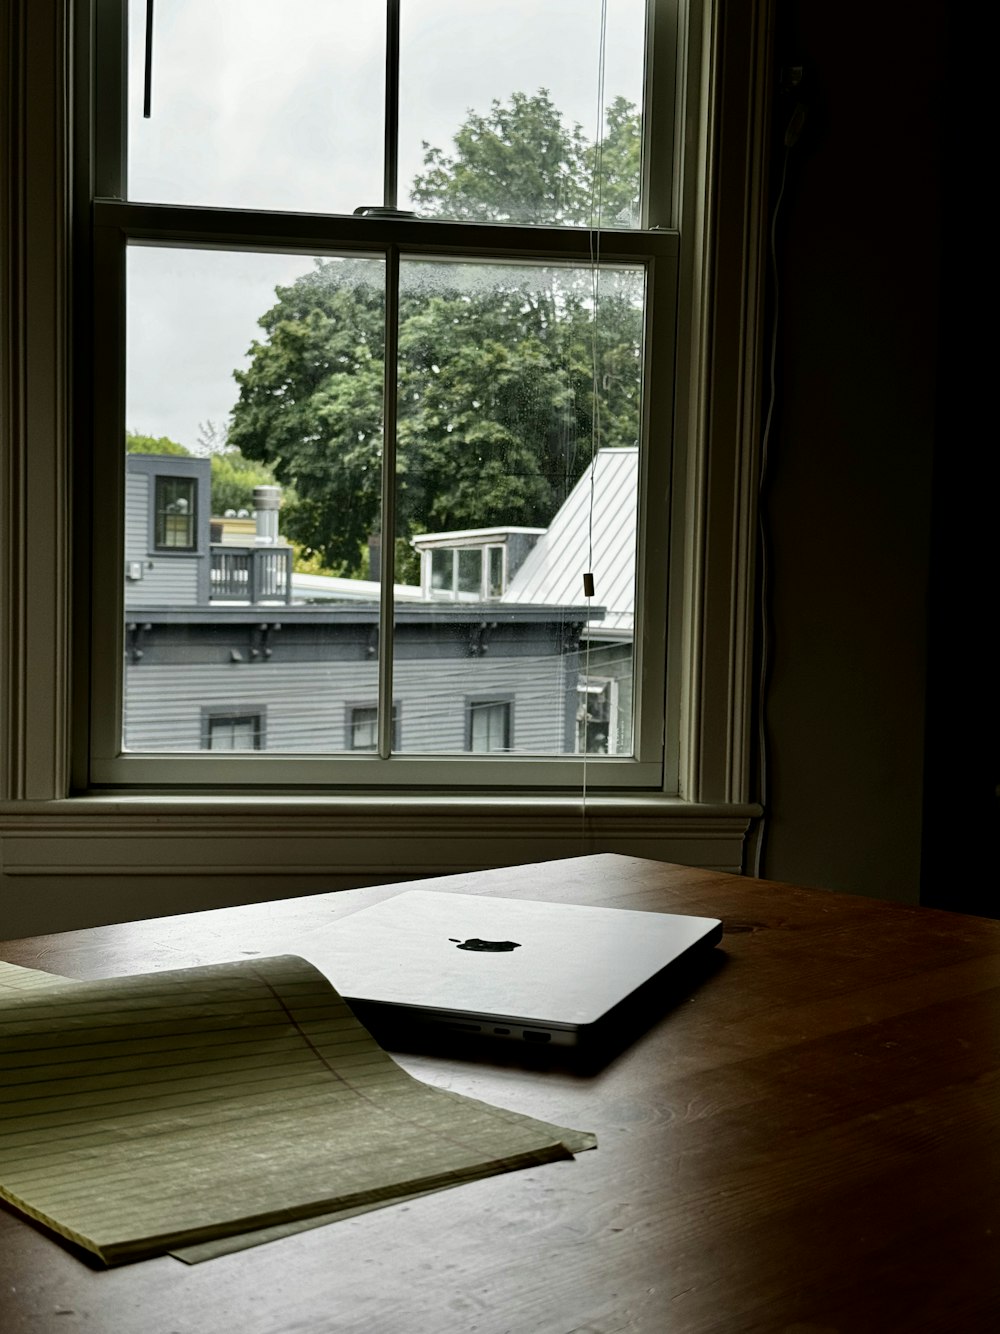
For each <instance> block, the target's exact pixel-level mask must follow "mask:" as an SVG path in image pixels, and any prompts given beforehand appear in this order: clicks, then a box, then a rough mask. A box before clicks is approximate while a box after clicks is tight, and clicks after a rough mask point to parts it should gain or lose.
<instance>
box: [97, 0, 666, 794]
mask: <svg viewBox="0 0 1000 1334" xmlns="http://www.w3.org/2000/svg"><path fill="white" fill-rule="evenodd" d="M684 13H685V10H684V7H683V6H681V5H678V4H677V3H675V2H674V0H585V2H583V3H581V0H504V3H497V4H492V3H490V4H482V5H478V4H477V5H469V4H468V3H467V0H386V3H379V4H370V5H358V4H357V3H355V2H354V0H286V2H285V3H283V4H281V5H275V4H273V2H272V0H159V3H157V4H156V5H155V6H147V5H146V4H145V3H144V0H94V5H93V15H94V49H95V52H96V55H95V62H94V82H93V87H94V105H95V108H96V130H95V135H94V170H93V180H94V187H95V197H94V201H93V209H92V219H93V268H92V290H93V292H94V293H95V302H94V306H95V314H94V328H93V332H94V340H93V342H94V348H95V351H94V364H93V389H94V392H93V399H94V446H95V456H96V458H97V465H96V472H95V484H94V488H93V492H94V496H95V518H94V531H95V545H96V554H95V570H96V571H97V572H98V576H99V577H98V578H96V579H95V581H94V591H93V616H94V621H95V631H96V632H95V633H94V634H93V636H92V642H93V644H94V646H95V647H94V650H93V654H94V656H93V659H92V663H91V680H92V689H93V692H94V707H93V710H92V718H93V720H94V722H93V726H92V732H91V739H90V740H91V746H90V762H89V763H90V769H89V773H90V781H91V783H92V784H94V785H96V786H98V787H99V786H101V785H119V784H128V783H133V782H135V783H140V784H162V785H166V786H169V785H170V784H172V783H176V784H189V783H192V782H195V783H202V782H212V783H214V782H223V783H227V782H230V781H233V782H236V783H240V782H245V781H250V782H259V783H262V784H268V783H273V782H280V781H282V780H283V779H284V778H288V777H293V778H294V781H295V782H297V783H300V784H301V783H309V782H313V781H315V782H316V783H319V784H323V785H325V786H329V785H333V786H336V785H337V784H351V783H354V782H356V781H357V779H358V776H359V774H361V773H363V781H364V783H365V784H366V785H375V786H377V785H379V784H383V783H385V784H388V783H391V784H395V785H398V784H401V783H403V784H411V783H412V784H415V785H433V784H439V783H441V782H442V781H445V782H447V784H448V785H449V786H450V787H454V786H456V785H459V786H460V785H463V784H469V785H471V786H473V787H474V786H475V785H477V784H484V783H497V782H499V783H503V784H509V785H517V786H531V785H534V784H541V785H547V786H551V787H562V788H566V789H572V788H574V787H575V786H577V785H578V784H579V783H580V781H581V777H582V775H583V773H584V766H587V768H586V781H587V784H588V786H589V788H590V790H592V791H593V790H594V789H595V788H599V787H604V788H606V789H623V788H632V789H637V790H648V791H659V792H664V791H666V792H667V793H669V792H671V791H672V790H673V791H675V790H676V787H675V783H676V772H677V759H676V757H677V751H678V745H679V742H678V728H679V715H678V700H679V698H680V694H679V690H678V687H677V686H676V684H674V685H673V686H671V684H670V681H669V679H668V670H667V667H668V662H669V661H670V653H669V652H668V643H669V641H670V638H671V635H673V634H674V633H675V632H677V631H679V629H680V625H681V621H680V614H681V612H680V608H681V602H680V599H679V598H673V600H671V599H669V598H668V591H669V590H668V584H669V581H670V579H671V577H672V576H671V571H672V569H676V568H677V559H676V553H677V552H678V551H680V550H681V548H682V544H683V538H682V537H681V538H678V536H677V534H676V532H674V531H673V530H672V525H671V521H670V520H671V515H673V516H675V517H676V515H677V514H678V513H681V512H682V509H681V506H680V505H679V504H678V503H677V502H676V501H675V500H674V499H673V498H672V495H671V485H672V481H673V479H675V478H676V477H677V476H679V475H681V474H679V473H678V470H677V460H678V457H679V455H678V450H679V448H680V443H681V442H680V441H679V439H678V433H677V431H676V429H675V419H676V407H677V405H676V401H675V393H674V387H675V370H676V348H675V335H676V329H677V323H678V269H679V254H680V240H679V236H678V232H677V230H676V224H677V218H678V214H679V208H680V205H679V202H678V201H679V200H680V186H679V177H678V163H677V153H676V148H675V146H676V145H678V144H680V143H681V142H682V140H683V135H682V133H681V132H680V129H679V126H678V119H677V116H676V115H675V107H676V104H677V102H678V98H679V92H678V90H679V89H681V88H682V87H683V85H684V80H683V77H681V76H682V74H683V68H684V60H683V57H684V51H685V46H684V41H683V34H684V31H685V24H684ZM116 90H121V96H120V97H119V96H118V95H117V91H116ZM126 441H127V442H128V446H127V447H128V450H129V452H130V454H131V455H132V456H134V455H135V454H136V453H139V454H141V453H142V452H143V451H144V449H145V448H147V447H148V448H149V449H150V450H153V451H155V450H156V449H163V450H165V451H168V452H175V453H178V454H183V453H188V454H190V455H193V456H202V457H204V456H210V457H211V464H212V469H211V482H210V487H209V490H210V494H208V495H205V494H194V493H193V492H192V494H188V493H187V492H186V491H184V487H185V486H187V487H189V488H191V486H192V484H191V483H190V482H185V481H182V480H180V479H178V480H173V479H167V480H165V481H164V483H163V486H162V488H161V487H160V486H158V487H157V490H156V494H155V497H154V498H153V502H152V503H154V505H155V507H156V509H155V514H154V515H153V516H152V522H153V524H154V525H155V532H156V534H157V542H156V545H157V547H163V548H165V549H168V550H172V551H176V552H186V553H188V554H189V556H190V559H191V561H192V562H198V563H199V565H205V564H207V565H208V566H209V570H208V571H207V572H206V571H202V572H201V573H200V575H199V577H197V578H195V577H194V576H192V579H191V581H190V583H189V585H188V586H189V587H190V588H191V589H197V590H200V591H198V592H196V593H191V594H190V595H185V596H184V597H183V598H179V599H178V598H176V597H175V598H174V599H173V600H169V601H168V600H165V598H163V597H161V598H160V599H159V600H157V598H156V596H155V591H156V589H157V587H158V585H157V583H156V581H155V579H154V578H152V577H150V578H149V579H147V580H145V581H144V582H143V584H142V585H141V586H138V587H137V588H132V589H130V592H129V609H128V620H127V621H126V613H125V594H124V586H123V585H124V579H123V576H122V570H123V568H125V566H126V562H125V560H123V554H125V555H127V551H124V552H123V544H125V543H126V534H127V532H128V531H129V530H130V527H131V526H135V525H141V524H142V523H145V524H146V525H147V527H148V525H149V522H150V518H149V516H140V515H134V514H131V513H129V512H128V510H129V505H130V504H132V503H134V501H133V500H132V498H131V497H132V493H131V492H128V493H127V492H126V489H125V486H124V480H123V479H124V474H125V463H124V460H125V451H126ZM145 441H148V442H149V444H148V446H147V445H145V444H144V443H143V442H145ZM201 482H202V490H203V491H204V489H205V479H204V477H203V476H202V477H201ZM239 487H242V488H243V490H242V492H239ZM227 488H228V489H227ZM234 488H236V489H235V490H234ZM168 492H169V494H168ZM175 493H176V494H175ZM234 495H237V499H236V500H234V499H233V496H234ZM239 496H242V497H243V498H242V500H241V499H239ZM108 507H110V509H111V511H112V512H110V513H109V512H108ZM198 507H202V508H201V511H200V512H205V509H206V507H207V514H206V517H208V515H210V517H211V534H212V540H211V543H210V544H207V545H206V547H205V549H201V548H200V547H198V548H196V544H195V540H194V533H195V527H194V517H193V516H194V513H195V511H196V509H197V508H198ZM244 516H245V517H244ZM276 549H277V550H278V551H279V553H281V554H280V555H279V557H275V556H274V555H273V553H274V552H275V550H276ZM421 551H423V552H424V553H425V554H428V553H429V555H428V564H426V565H425V567H424V575H423V577H422V570H421V559H422V558H421ZM239 552H242V553H243V556H241V557H240V558H241V559H244V558H245V561H246V562H247V565H248V568H249V567H250V562H256V563H261V562H263V561H265V559H267V560H272V559H280V560H281V561H285V560H287V562H288V568H290V569H291V571H292V573H291V576H290V579H289V580H287V581H285V582H283V583H282V584H281V585H280V589H279V593H278V594H274V593H273V591H272V595H271V596H269V597H268V598H267V599H265V598H264V597H263V595H262V594H261V595H257V594H254V595H251V594H250V593H249V592H248V595H247V597H246V598H245V599H243V600H240V599H238V598H234V597H228V598H227V599H222V598H221V597H214V596H213V590H218V589H219V588H220V587H221V582H220V581H221V573H222V572H223V571H224V569H226V568H228V565H227V562H228V564H232V562H233V560H235V559H237V553H239ZM672 553H673V555H672ZM672 562H673V563H672ZM255 568H256V566H255ZM282 568H285V567H284V565H283V566H282ZM428 571H429V573H430V578H428V577H427V573H428ZM213 572H214V577H213ZM265 586H266V584H265V583H263V582H261V583H259V584H258V585H256V587H260V588H264V587H265ZM276 587H277V586H276ZM248 589H249V584H248ZM143 596H146V597H147V600H148V602H149V605H146V606H141V605H139V603H140V602H141V600H142V597H143ZM668 609H671V615H672V616H673V617H674V619H673V621H672V622H671V623H670V624H668ZM139 621H141V623H142V625H143V627H144V629H143V634H144V640H143V653H142V655H141V656H140V657H138V658H136V657H135V656H134V655H132V656H130V655H129V654H127V653H126V652H124V651H119V649H123V647H124V644H125V634H126V631H125V626H126V624H135V623H137V622H139ZM248 646H249V647H248ZM674 660H675V662H678V661H679V652H678V650H676V649H675V650H674ZM248 677H252V678H253V679H252V681H248V680H247V678H248ZM601 692H603V693H604V694H607V695H608V697H609V698H610V697H613V698H614V700H615V701H616V707H615V719H614V742H613V744H612V743H610V742H607V743H605V742H602V743H601V744H600V745H598V744H596V743H594V744H591V740H592V739H591V733H590V731H587V730H586V727H584V726H583V724H581V722H580V709H581V701H583V702H584V703H589V702H590V701H591V699H592V698H596V696H597V695H598V694H601ZM226 695H228V696H230V697H234V698H238V697H252V698H253V699H254V700H256V701H260V705H261V708H262V709H263V708H266V710H267V717H268V726H267V732H266V740H265V738H264V733H263V731H261V732H259V733H256V732H255V733H254V747H256V748H257V749H256V751H255V754H254V756H253V761H252V765H249V764H248V763H247V762H246V760H245V759H244V762H242V763H238V764H237V763H235V762H234V761H232V760H227V759H226V758H225V757H224V756H220V755H219V754H217V753H215V750H216V748H215V746H213V747H212V748H211V750H207V749H206V748H205V747H204V746H203V745H198V744H197V741H193V740H192V739H191V738H192V737H196V735H197V729H196V727H195V725H194V721H193V720H196V719H197V718H198V717H200V716H202V710H203V709H204V708H205V707H206V706H207V704H208V703H210V702H211V701H213V700H218V699H219V698H220V697H225V696H226ZM601 697H602V698H603V695H602V696H601ZM359 698H361V699H371V700H372V701H374V703H373V705H372V712H370V713H367V712H366V714H365V717H364V719H363V720H360V719H359V720H358V721H357V722H356V723H352V724H351V725H350V726H349V727H348V728H347V729H346V734H345V728H344V724H343V719H344V717H345V710H350V708H352V707H354V703H353V702H356V701H357V700H358V699H359ZM470 698H471V699H474V700H479V701H486V704H485V705H477V706H476V707H475V708H474V709H473V710H472V711H471V713H470V711H469V707H468V701H469V699H470ZM497 700H500V701H503V708H502V715H503V716H502V718H501V717H500V712H501V710H500V706H499V705H498V704H496V703H495V701H497ZM390 701H397V706H398V708H400V709H401V710H402V711H404V712H405V715H406V722H407V726H406V728H405V729H404V730H403V731H402V733H401V732H400V729H399V728H398V727H394V723H393V708H392V707H391V706H390V703H389V702H390ZM490 701H494V703H490ZM144 710H151V711H153V713H155V714H156V715H157V717H159V718H160V719H163V718H170V719H175V720H176V726H175V727H174V729H173V730H171V728H170V727H166V726H162V725H161V726H159V727H158V728H157V729H155V730H153V729H151V728H149V727H145V726H144V720H143V717H142V714H143V711H144ZM491 710H492V712H491ZM185 711H187V712H189V713H190V715H191V717H190V719H189V718H188V717H187V714H186V712H185ZM348 716H350V715H348ZM470 719H471V722H470ZM512 720H514V723H516V734H515V733H513V732H512V726H513V724H512ZM587 727H590V724H589V723H588V724H587ZM591 730H593V729H592V728H591ZM585 732H586V735H584V733H585ZM362 735H363V737H364V743H363V744H362V743H361V742H360V741H359V738H360V737H361V736H362ZM151 736H155V744H151V743H150V741H149V738H150V737H151ZM130 737H143V738H146V740H145V741H143V743H142V744H141V745H138V744H133V743H132V741H131V740H130ZM360 752H363V753H360ZM671 756H672V757H673V759H672V760H671V758H670V757H671ZM234 766H235V767H234Z"/></svg>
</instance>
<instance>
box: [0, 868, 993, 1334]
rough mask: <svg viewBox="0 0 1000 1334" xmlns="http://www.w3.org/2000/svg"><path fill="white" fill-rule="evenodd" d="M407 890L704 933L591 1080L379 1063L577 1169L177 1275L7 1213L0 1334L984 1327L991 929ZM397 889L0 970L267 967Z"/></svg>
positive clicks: (516, 888) (570, 895)
mask: <svg viewBox="0 0 1000 1334" xmlns="http://www.w3.org/2000/svg"><path fill="white" fill-rule="evenodd" d="M424 884H425V885H433V887H434V888H438V889H446V890H455V891H461V892H463V893H482V894H504V895H508V896H518V895H519V896H522V897H525V898H546V899H551V900H563V901H568V902H576V903H592V904H603V905H610V906H617V907H623V908H624V907H627V908H641V909H650V910H653V911H658V910H659V911H679V912H693V913H699V914H705V915H713V916H719V917H722V918H723V919H724V921H725V924H726V934H725V938H724V941H723V945H722V947H721V949H722V952H723V953H724V956H725V960H724V963H723V965H722V966H721V967H719V968H718V969H717V970H716V971H715V972H714V973H713V974H712V975H711V976H709V977H707V978H705V979H704V980H703V981H702V982H701V983H700V985H699V986H698V987H697V988H696V989H695V990H694V991H693V992H692V993H691V994H690V995H689V996H686V997H684V998H683V999H682V1000H681V1001H680V1002H679V1003H678V1004H677V1005H676V1006H674V1007H673V1008H672V1009H671V1010H670V1011H669V1012H668V1013H666V1014H665V1015H663V1016H662V1017H661V1018H659V1019H658V1021H656V1022H655V1023H654V1024H653V1025H652V1026H651V1027H650V1028H648V1029H647V1031H646V1032H645V1033H642V1034H641V1035H640V1036H638V1037H637V1038H636V1039H635V1040H634V1041H633V1042H632V1043H631V1044H630V1045H629V1046H627V1047H626V1048H625V1049H624V1050H623V1051H622V1052H621V1053H620V1054H619V1055H617V1056H616V1057H615V1058H614V1059H612V1060H611V1061H610V1062H609V1063H608V1064H607V1065H605V1066H603V1067H602V1068H600V1069H597V1070H592V1071H585V1070H584V1071H581V1070H579V1069H574V1068H572V1067H564V1066H560V1065H558V1064H546V1059H548V1061H550V1062H551V1060H552V1057H551V1055H550V1054H549V1053H546V1054H545V1058H546V1059H543V1057H542V1056H541V1055H540V1054H539V1053H537V1052H531V1053H530V1060H529V1055H528V1054H524V1055H521V1054H520V1053H518V1054H517V1055H515V1054H512V1053H510V1052H508V1053H507V1054H506V1055H504V1054H503V1053H498V1054H497V1055H495V1056H493V1057H491V1058H484V1057H483V1056H482V1055H481V1054H478V1055H475V1056H473V1055H471V1054H469V1053H466V1054H460V1053H458V1054H450V1055H448V1056H440V1055H436V1056H429V1055H426V1054H424V1055H404V1056H402V1057H401V1058H400V1059H401V1060H402V1062H403V1064H404V1065H405V1066H406V1067H407V1068H408V1069H409V1070H411V1071H412V1072H413V1073H415V1074H417V1075H418V1076H420V1077H421V1078H425V1079H426V1080H427V1081H428V1082H431V1083H435V1084H439V1085H442V1086H444V1087H447V1088H452V1089H455V1090H457V1091H459V1092H462V1093H467V1094H471V1095H473V1096H475V1097H480V1098H485V1099H487V1100H489V1101H493V1102H497V1103H501V1104H506V1105H509V1106H511V1107H515V1108H517V1109H519V1110H522V1111H525V1112H528V1113H530V1114H531V1115H534V1116H538V1117H541V1118H543V1119H546V1120H552V1121H557V1122H561V1123H562V1124H565V1125H571V1126H577V1127H580V1128H584V1129H591V1130H595V1131H596V1132H597V1134H598V1137H599V1141H600V1147H599V1148H598V1149H597V1151H596V1152H589V1153H584V1154H581V1155H580V1156H579V1157H578V1158H577V1159H576V1160H575V1161H573V1162H558V1163H553V1164H550V1165H548V1166H545V1167H543V1168H540V1169H537V1170H532V1171H521V1172H513V1173H509V1174H507V1175H505V1176H500V1177H493V1178H491V1179H489V1180H486V1181H480V1182H476V1183H474V1184H471V1185H467V1186H463V1187H460V1188H458V1189H455V1190H451V1191H443V1192H440V1193H438V1194H435V1195H432V1196H428V1197H426V1198H424V1199H420V1200H416V1201H414V1202H412V1203H410V1204H409V1205H396V1206H393V1207H391V1208H387V1209H382V1210H378V1211H376V1212H373V1213H369V1214H367V1215H364V1216H362V1217H358V1218H353V1219H349V1220H347V1221H344V1222H340V1223H337V1224H335V1225H333V1226H332V1227H327V1228H319V1229H315V1230H313V1231H310V1232H306V1233H303V1234H300V1235H299V1236H296V1237H292V1238H289V1239H286V1240H284V1241H280V1242H276V1243H273V1244H271V1245H268V1246H263V1247H257V1248H254V1249H252V1250H249V1251H244V1252H242V1253H240V1254H236V1255H232V1256H228V1257H225V1258H223V1259H219V1260H214V1261H210V1262H208V1263H206V1264H202V1265H199V1266H195V1267H188V1266H186V1265H184V1264H182V1263H180V1262H179V1261H177V1260H175V1259H172V1258H170V1257H163V1258H161V1259H156V1260H151V1261H146V1262H144V1263H140V1264H135V1265H130V1266H126V1267H124V1268H121V1269H117V1270H111V1271H98V1270H94V1269H91V1268H88V1267H87V1266H86V1265H85V1264H84V1263H82V1262H81V1261H80V1260H79V1259H78V1258H76V1256H75V1255H72V1254H70V1253H69V1252H68V1251H67V1250H66V1249H64V1247H63V1246H62V1245H61V1244H60V1243H59V1242H57V1241H55V1240H53V1239H51V1238H50V1237H49V1236H47V1235H45V1234H44V1233H43V1232H42V1231H41V1230H40V1229H38V1228H35V1227H34V1226H32V1225H30V1224H28V1223H26V1222H24V1221H23V1220H22V1219H21V1218H19V1217H18V1216H16V1215H15V1214H14V1213H13V1212H9V1211H8V1212H3V1213H2V1214H0V1328H2V1329H3V1331H4V1332H5V1334H48V1332H49V1331H56V1332H57V1334H71V1332H72V1331H77V1330H79V1331H87V1334H217V1332H219V1334H221V1332H223V1331H224V1332H225V1334H279V1331H282V1332H285V1331H287V1334H321V1332H323V1334H325V1332H326V1331H331V1330H349V1331H352V1334H359V1332H361V1331H373V1332H377V1334H417V1332H418V1331H426V1332H427V1334H446V1332H448V1331H461V1332H462V1334H465V1332H466V1331H480V1332H481V1334H502V1331H510V1334H542V1332H543V1331H544V1332H545V1334H570V1332H571V1331H576V1334H598V1332H600V1334H619V1331H625V1330H648V1331H655V1332H656V1334H660V1332H661V1331H664V1332H665V1331H713V1332H715V1331H717V1332H718V1334H737V1332H739V1334H750V1332H751V1331H759V1332H760V1334H765V1332H766V1334H772V1332H773V1331H785V1332H786V1334H834V1332H835V1331H836V1332H837V1334H865V1332H866V1331H872V1332H873V1334H888V1332H889V1331H897V1330H898V1331H905V1334H916V1332H917V1331H926V1330H941V1331H947V1334H970V1332H974V1331H979V1330H983V1331H986V1330H989V1331H991V1334H993V1332H995V1331H996V1330H998V1329H1000V1134H998V1127H1000V923H995V922H989V921H984V920H980V919H976V918H968V917H960V916H956V915H953V914H950V913H942V912H935V911H931V910H927V909H914V908H906V907H900V906H898V905H895V904H889V903H879V902H874V901H872V900H868V899H861V898H855V897H851V896H846V895H839V894H830V893H825V892H822V891H816V890H807V889H799V888H796V887H794V886H790V885H781V884H773V883H768V882H765V881H759V880H752V879H743V878H740V877H736V876H728V875H719V874H715V873H713V872H706V871H697V870H691V869H688V868H685V867H681V866H667V865H662V864H660V863H657V862H650V861H643V860H639V859H637V858H631V857H619V856H613V855H600V856H595V857H581V858H574V859H571V860H567V861H563V862H553V863H548V864H546V865H545V866H544V867H532V866H527V867H520V868H517V869H514V870H502V871H490V872H483V873H479V874H471V875H458V876H451V877H448V878H446V879H442V880H438V881H433V882H424ZM399 888H400V887H399V886H392V887H388V886H384V887H381V888H378V889H366V890H353V891H349V892H346V893H339V894H328V895H319V896H314V897H310V898H305V899H296V900H291V901H288V902H280V903H273V904H266V905H258V906H253V907H247V908H234V909H226V910H222V911H218V912H206V913H199V914H191V915H188V916H183V917H172V918H163V919H160V920H158V921H149V922H136V923H131V924H128V925H123V926H109V927H103V928H99V929H96V930H88V931H76V932H71V933H69V934H67V935H62V936H46V937H40V938H37V939H34V940H26V941H18V942H12V943H10V944H8V945H6V946H3V947H0V957H3V958H5V959H8V960H10V961H11V962H14V963H21V964H26V965H29V966H31V967H34V968H42V969H48V970H50V971H52V972H58V973H63V974H65V975H67V976H71V977H80V978H94V977H101V976H108V975H113V974H115V973H129V972H138V971H145V970H151V969H163V968H174V967H181V966H185V965H188V964H193V963H209V962H216V961H220V960H223V959H227V958H238V957H241V956H247V955H255V954H268V953H273V952H275V948H274V946H275V944H276V943H277V944H278V945H279V946H280V947H281V948H283V947H284V941H285V940H286V938H287V937H288V936H289V934H290V933H293V932H295V931H298V930H305V929H309V928H311V927H315V926H317V925H322V924H324V923H326V922H329V921H332V920H333V919H334V918H336V917H339V916H342V915H344V914H347V913H349V912H352V911H354V910H355V909H357V908H358V907H361V906H363V905H365V904H368V903H372V902H375V901H376V900H379V899H381V898H384V897H386V895H388V894H390V893H393V892H396V891H397V890H398V889H399Z"/></svg>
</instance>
